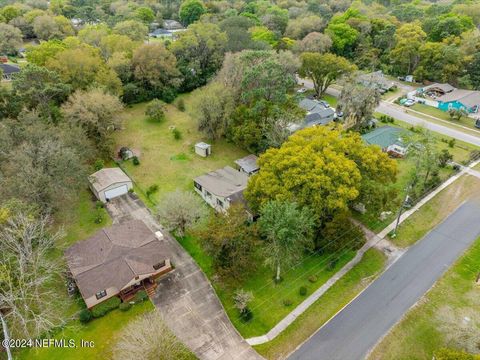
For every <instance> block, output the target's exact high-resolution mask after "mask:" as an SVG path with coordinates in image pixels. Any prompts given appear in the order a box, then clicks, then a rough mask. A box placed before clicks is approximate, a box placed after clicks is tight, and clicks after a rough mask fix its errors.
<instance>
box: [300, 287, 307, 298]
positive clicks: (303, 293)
mask: <svg viewBox="0 0 480 360" xmlns="http://www.w3.org/2000/svg"><path fill="white" fill-rule="evenodd" d="M298 293H299V294H300V296H305V295H307V287H306V286H300V290H299V291H298Z"/></svg>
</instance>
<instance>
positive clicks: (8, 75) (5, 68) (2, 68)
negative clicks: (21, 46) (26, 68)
mask: <svg viewBox="0 0 480 360" xmlns="http://www.w3.org/2000/svg"><path fill="white" fill-rule="evenodd" d="M19 72H20V68H19V67H18V66H16V65H11V64H2V63H0V73H1V74H2V80H5V81H10V80H12V76H13V75H14V74H16V73H19Z"/></svg>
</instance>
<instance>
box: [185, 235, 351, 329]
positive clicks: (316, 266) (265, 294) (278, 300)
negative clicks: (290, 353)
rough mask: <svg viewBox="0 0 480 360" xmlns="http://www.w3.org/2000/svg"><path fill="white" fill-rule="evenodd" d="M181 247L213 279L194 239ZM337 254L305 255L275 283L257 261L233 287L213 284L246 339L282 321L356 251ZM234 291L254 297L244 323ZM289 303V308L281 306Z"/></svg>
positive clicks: (207, 262) (202, 252)
mask: <svg viewBox="0 0 480 360" xmlns="http://www.w3.org/2000/svg"><path fill="white" fill-rule="evenodd" d="M179 241H180V243H181V244H182V246H183V247H184V248H185V249H186V250H187V251H188V252H189V253H190V255H192V256H193V258H194V259H195V261H196V262H197V263H198V264H199V266H200V267H201V268H202V270H203V271H204V272H205V273H206V274H207V276H208V277H209V278H210V279H212V276H213V268H212V262H211V258H210V257H208V255H207V254H205V252H204V251H203V249H202V247H201V246H200V244H199V243H198V240H197V239H196V238H195V237H192V236H187V237H185V238H183V239H179ZM339 255H340V256H338V255H328V254H325V255H316V254H313V255H306V256H305V257H304V258H303V259H302V260H301V261H299V262H298V263H297V264H295V266H293V267H291V268H285V269H283V272H282V278H283V281H282V282H280V283H279V284H275V282H274V281H273V275H274V272H273V271H272V270H271V269H270V268H267V267H265V266H262V263H261V260H259V261H258V267H257V269H256V270H255V271H254V272H253V273H252V274H251V275H249V276H248V278H247V279H246V280H245V281H244V282H242V283H239V282H235V283H233V284H220V283H219V282H216V281H214V280H213V281H212V282H213V285H214V287H215V290H216V292H217V294H218V296H219V298H220V300H221V301H222V304H223V305H224V307H225V310H226V311H227V314H228V316H229V317H230V320H232V322H233V324H234V325H235V327H236V328H237V329H238V331H239V332H240V333H241V334H242V336H244V337H245V338H249V337H254V336H259V335H263V334H265V333H266V332H268V331H269V330H270V329H271V328H272V327H274V326H275V325H276V324H277V323H278V322H279V321H280V320H281V319H283V318H284V317H285V316H286V315H287V314H288V313H290V312H291V311H292V310H293V309H294V308H295V307H296V306H297V305H298V304H300V303H301V302H302V301H303V300H305V297H306V296H308V295H310V294H311V293H312V292H313V291H315V290H316V289H318V288H319V287H320V286H322V285H323V284H324V283H325V282H326V281H327V280H328V279H329V278H330V277H331V276H332V275H333V274H334V273H335V272H337V271H338V270H339V269H340V268H341V267H342V266H343V265H345V264H346V263H347V262H348V261H349V260H351V259H352V258H353V257H354V255H355V252H354V251H351V250H350V251H346V252H343V253H341V254H339ZM337 257H338V258H339V260H338V261H337V263H336V264H335V266H334V267H333V268H329V267H328V263H329V261H330V260H331V259H333V258H337ZM312 275H314V276H315V277H316V278H317V280H316V281H315V282H313V283H312V282H310V281H309V280H308V278H309V277H310V276H312ZM301 286H305V287H306V288H307V295H306V296H301V295H300V294H299V289H300V287H301ZM237 289H244V290H246V291H251V292H252V294H253V296H254V298H253V300H252V302H251V303H250V306H249V307H250V309H251V310H252V312H253V319H252V320H251V321H250V322H248V323H244V322H243V321H242V320H241V319H240V317H239V316H238V311H237V310H236V309H235V307H234V302H233V296H234V294H235V291H236V290H237ZM285 300H289V301H290V302H291V304H290V305H288V306H286V305H284V301H285Z"/></svg>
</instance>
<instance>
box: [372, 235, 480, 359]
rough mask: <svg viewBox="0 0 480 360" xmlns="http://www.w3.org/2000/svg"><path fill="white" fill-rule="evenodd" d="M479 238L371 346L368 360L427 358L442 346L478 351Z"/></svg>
mask: <svg viewBox="0 0 480 360" xmlns="http://www.w3.org/2000/svg"><path fill="white" fill-rule="evenodd" d="M479 269H480V239H477V240H476V242H475V244H474V245H473V246H472V247H471V248H470V249H469V250H468V251H467V252H466V253H465V254H464V256H463V257H462V258H460V259H459V260H458V261H457V262H456V263H455V264H454V265H453V266H452V267H451V268H450V269H449V270H448V271H447V273H446V274H445V275H444V276H443V277H442V278H441V279H440V280H439V281H437V283H436V284H435V286H434V287H433V288H432V289H431V290H430V291H429V292H428V293H427V294H426V295H425V296H424V297H423V298H422V300H420V301H419V302H418V304H417V306H416V307H414V308H413V309H412V310H410V312H408V313H407V315H406V316H405V317H404V319H403V320H402V321H401V322H400V323H399V324H398V325H397V326H395V327H394V328H393V330H392V331H391V332H390V333H389V334H388V335H387V336H386V337H385V338H384V339H383V340H382V342H381V343H380V344H379V345H378V346H377V347H376V348H375V349H374V351H373V352H372V354H371V356H370V357H369V359H370V360H381V359H382V360H383V359H385V360H390V359H409V360H417V359H418V360H420V359H422V360H430V359H432V356H433V353H434V351H436V350H438V349H439V348H442V347H449V348H455V349H461V350H465V351H468V352H471V353H479V344H480V286H478V285H477V284H476V283H475V279H476V277H477V274H478V271H479Z"/></svg>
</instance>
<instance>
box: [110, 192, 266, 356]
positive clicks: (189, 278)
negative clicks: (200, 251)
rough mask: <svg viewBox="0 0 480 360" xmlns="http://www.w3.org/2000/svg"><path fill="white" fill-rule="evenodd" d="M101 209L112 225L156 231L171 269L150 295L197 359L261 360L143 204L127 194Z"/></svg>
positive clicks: (197, 270) (189, 260)
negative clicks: (135, 223)
mask: <svg viewBox="0 0 480 360" xmlns="http://www.w3.org/2000/svg"><path fill="white" fill-rule="evenodd" d="M107 210H108V212H109V214H110V215H111V216H112V219H113V222H114V223H121V222H123V221H128V220H131V219H141V220H143V221H144V222H145V224H146V225H147V226H148V227H149V228H150V229H151V230H152V231H157V230H162V232H163V234H164V235H165V240H166V242H167V244H168V246H169V248H170V252H171V260H172V262H173V264H174V266H175V270H174V271H172V272H171V273H169V274H168V275H166V276H165V277H163V278H162V279H161V280H160V284H159V286H158V288H157V291H156V295H155V297H154V299H153V302H154V304H155V305H156V307H157V309H158V310H159V311H160V312H161V313H162V315H163V317H164V318H165V320H166V322H167V324H168V325H169V327H170V329H172V330H173V332H174V333H175V334H176V335H177V336H178V338H180V339H181V340H182V341H183V342H184V343H185V345H187V346H188V347H189V348H190V349H191V350H192V351H193V352H194V353H195V354H196V355H197V356H198V357H199V358H200V359H205V360H217V359H218V360H220V359H221V360H257V359H262V357H261V356H260V355H258V354H257V353H256V352H255V351H254V350H253V349H252V348H251V347H250V345H248V344H247V342H246V341H245V340H244V339H243V338H242V337H241V336H240V335H239V333H238V332H237V330H236V329H235V328H234V327H233V325H232V323H231V322H230V319H229V318H228V317H227V315H226V314H225V311H224V309H223V307H222V304H221V303H220V301H219V300H218V297H217V295H216V293H215V291H214V290H213V288H212V286H211V285H210V282H209V281H208V279H207V278H206V276H205V275H204V274H203V272H202V271H201V270H200V268H199V267H198V266H197V264H196V263H195V261H194V260H193V259H192V258H191V257H190V255H189V254H188V253H187V252H186V251H185V250H184V249H183V248H182V247H181V246H180V245H179V244H178V242H177V241H176V240H175V239H174V238H173V237H172V236H171V235H170V234H169V233H168V232H166V231H165V230H164V229H162V227H161V226H160V225H159V224H158V223H157V221H156V220H155V219H154V217H153V216H152V215H151V213H150V212H149V210H148V209H147V208H146V207H145V205H144V204H143V202H142V201H141V200H139V199H138V198H137V197H136V196H135V195H132V194H128V195H124V196H121V197H118V198H116V199H114V200H112V201H111V202H110V203H109V204H108V205H107Z"/></svg>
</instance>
